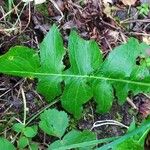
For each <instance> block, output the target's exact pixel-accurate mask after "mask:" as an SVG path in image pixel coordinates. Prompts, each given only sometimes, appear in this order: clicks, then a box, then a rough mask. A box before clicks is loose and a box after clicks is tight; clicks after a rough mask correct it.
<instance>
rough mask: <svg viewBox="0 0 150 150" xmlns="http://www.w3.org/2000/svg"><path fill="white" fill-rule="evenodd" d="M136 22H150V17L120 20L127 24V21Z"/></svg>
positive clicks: (121, 22)
mask: <svg viewBox="0 0 150 150" xmlns="http://www.w3.org/2000/svg"><path fill="white" fill-rule="evenodd" d="M134 22H143V23H148V22H150V19H134V20H124V21H120V24H127V23H134Z"/></svg>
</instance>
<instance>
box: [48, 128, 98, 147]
mask: <svg viewBox="0 0 150 150" xmlns="http://www.w3.org/2000/svg"><path fill="white" fill-rule="evenodd" d="M95 139H96V135H95V134H94V133H92V132H90V131H83V132H79V131H75V130H72V131H70V132H69V133H67V134H66V135H65V136H64V138H63V139H62V140H58V141H55V142H54V143H52V144H51V145H50V146H49V148H48V150H57V149H58V148H61V147H63V146H68V145H72V144H77V143H82V142H86V141H92V140H95ZM84 148H85V150H87V149H88V147H84Z"/></svg>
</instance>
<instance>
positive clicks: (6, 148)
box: [0, 137, 15, 150]
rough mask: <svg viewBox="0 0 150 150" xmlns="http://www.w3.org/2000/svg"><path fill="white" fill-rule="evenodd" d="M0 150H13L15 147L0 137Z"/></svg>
mask: <svg viewBox="0 0 150 150" xmlns="http://www.w3.org/2000/svg"><path fill="white" fill-rule="evenodd" d="M0 149H1V150H15V147H14V145H13V144H11V143H10V142H9V141H8V140H7V139H4V138H1V137H0Z"/></svg>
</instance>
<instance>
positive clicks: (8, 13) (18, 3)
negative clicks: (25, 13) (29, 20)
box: [0, 1, 22, 20]
mask: <svg viewBox="0 0 150 150" xmlns="http://www.w3.org/2000/svg"><path fill="white" fill-rule="evenodd" d="M21 3H22V1H20V2H19V3H18V4H17V5H16V6H15V7H14V8H13V9H12V10H10V11H9V12H7V13H6V14H5V15H4V16H3V17H1V18H0V20H2V19H4V18H5V17H7V16H8V15H9V14H10V13H12V12H13V11H14V10H15V9H16V8H17V7H18V6H19V5H20V4H21Z"/></svg>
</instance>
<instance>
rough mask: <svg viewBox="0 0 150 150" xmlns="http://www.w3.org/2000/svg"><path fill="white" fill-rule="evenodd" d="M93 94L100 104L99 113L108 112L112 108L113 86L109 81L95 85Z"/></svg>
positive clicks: (98, 106)
mask: <svg viewBox="0 0 150 150" xmlns="http://www.w3.org/2000/svg"><path fill="white" fill-rule="evenodd" d="M96 81H97V80H96ZM94 83H95V82H94ZM93 92H94V98H95V101H96V102H97V104H98V105H97V111H98V112H107V111H108V110H109V109H110V108H111V106H112V102H113V87H112V85H111V84H110V83H109V82H107V81H102V82H100V83H99V84H94V85H93Z"/></svg>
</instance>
